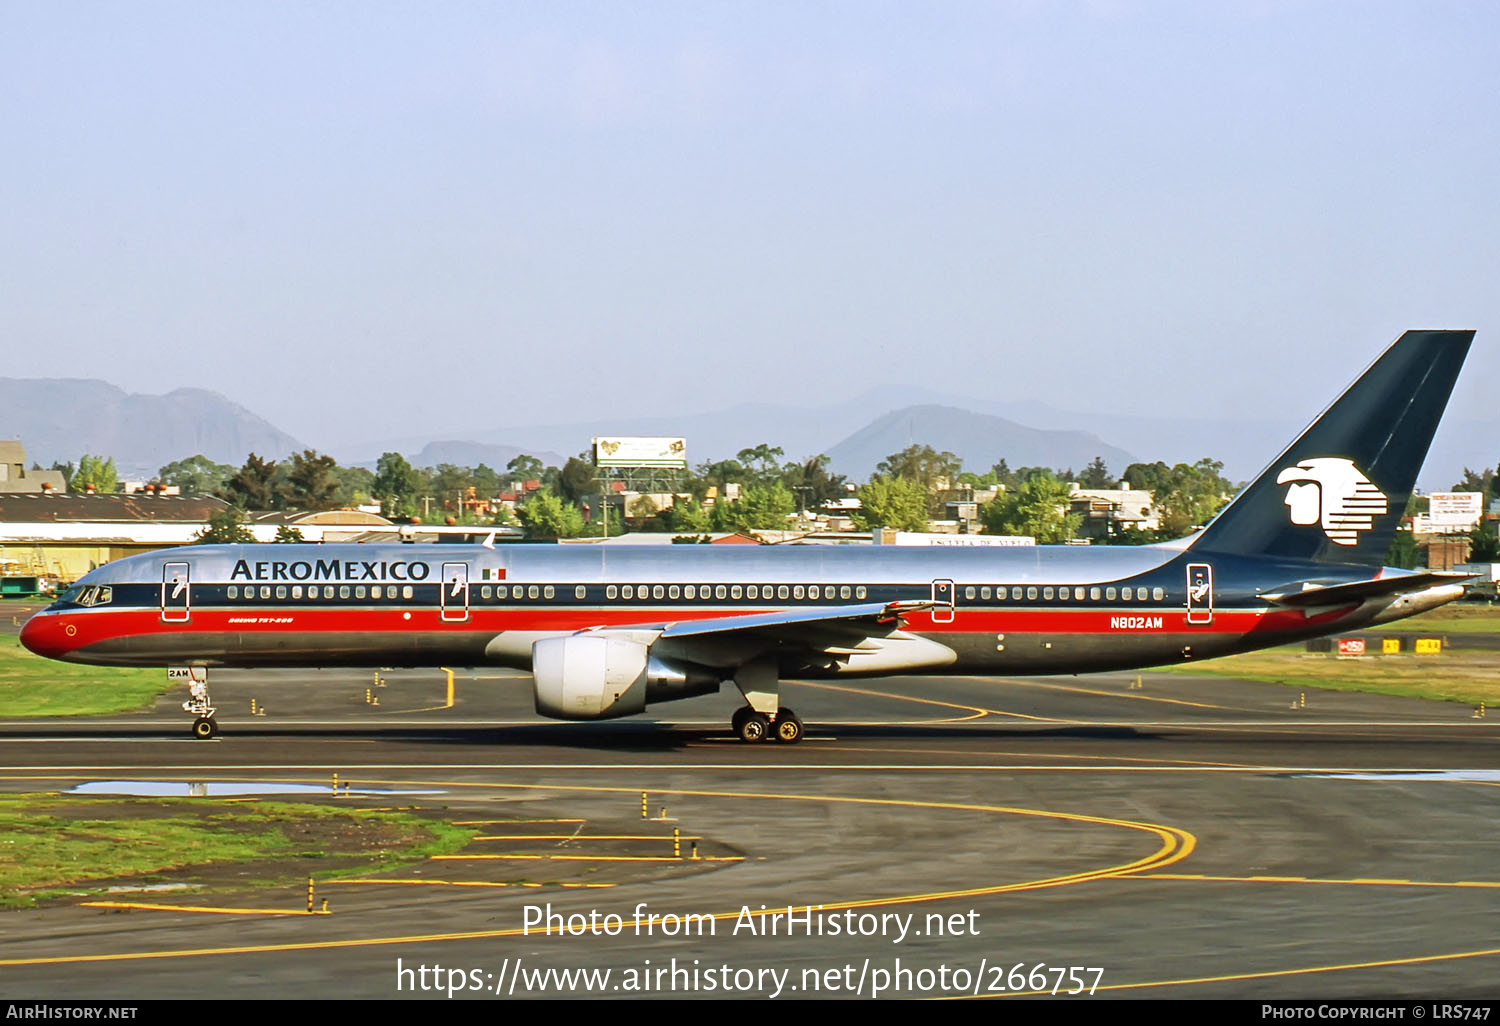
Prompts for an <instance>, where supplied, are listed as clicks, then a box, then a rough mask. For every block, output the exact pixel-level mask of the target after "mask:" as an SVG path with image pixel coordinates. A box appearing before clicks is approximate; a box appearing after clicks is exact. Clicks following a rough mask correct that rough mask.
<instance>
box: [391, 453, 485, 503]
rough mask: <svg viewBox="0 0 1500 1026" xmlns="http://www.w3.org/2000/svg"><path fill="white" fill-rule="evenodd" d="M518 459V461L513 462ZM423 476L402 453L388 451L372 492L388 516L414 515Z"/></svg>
mask: <svg viewBox="0 0 1500 1026" xmlns="http://www.w3.org/2000/svg"><path fill="white" fill-rule="evenodd" d="M512 462H514V461H512ZM421 489H422V476H421V475H420V474H418V473H417V471H416V470H414V469H413V468H412V465H411V464H410V463H408V462H406V457H405V456H402V455H401V454H400V453H399V452H388V453H385V454H384V455H382V456H381V457H380V459H379V460H377V461H376V462H375V479H374V480H373V481H371V482H370V495H371V497H372V498H373V499H375V501H376V502H379V503H380V509H381V512H383V513H384V514H385V515H386V516H387V517H410V516H412V515H413V514H415V513H416V511H417V495H418V494H419V493H420V491H421Z"/></svg>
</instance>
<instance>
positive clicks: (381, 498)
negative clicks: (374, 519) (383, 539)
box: [370, 452, 422, 517]
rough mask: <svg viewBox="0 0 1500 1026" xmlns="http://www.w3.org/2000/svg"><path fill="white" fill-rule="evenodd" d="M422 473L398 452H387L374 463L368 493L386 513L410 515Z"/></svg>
mask: <svg viewBox="0 0 1500 1026" xmlns="http://www.w3.org/2000/svg"><path fill="white" fill-rule="evenodd" d="M421 489H422V476H421V475H420V474H418V473H417V471H416V470H415V469H413V468H412V465H411V464H410V463H408V462H407V461H406V457H405V456H402V455H401V454H400V453H399V452H388V453H385V454H384V455H382V456H381V457H380V459H379V460H377V461H376V463H375V479H374V480H373V481H371V482H370V495H371V497H372V498H374V499H375V501H377V502H379V503H380V508H381V511H382V512H383V513H384V514H385V515H386V516H387V517H410V516H413V515H415V514H416V511H417V496H418V494H419V493H420V492H421Z"/></svg>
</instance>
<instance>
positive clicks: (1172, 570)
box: [21, 331, 1473, 742]
mask: <svg viewBox="0 0 1500 1026" xmlns="http://www.w3.org/2000/svg"><path fill="white" fill-rule="evenodd" d="M1472 339H1473V332H1471V331H1408V332H1407V333H1405V334H1404V335H1402V336H1401V338H1400V339H1398V340H1397V341H1396V342H1395V343H1394V344H1393V345H1392V346H1391V347H1390V348H1389V349H1388V350H1386V352H1385V353H1384V354H1383V355H1382V356H1381V357H1380V358H1379V359H1377V360H1376V361H1375V362H1374V363H1373V364H1372V365H1371V366H1370V367H1369V368H1368V369H1367V370H1366V371H1365V372H1364V373H1363V374H1362V375H1361V376H1360V377H1359V378H1358V379H1357V380H1356V381H1355V382H1354V384H1352V385H1351V386H1349V388H1348V389H1347V390H1345V391H1344V393H1343V394H1342V395H1341V396H1340V397H1339V398H1338V399H1337V400H1336V401H1335V402H1334V403H1333V405H1331V406H1330V407H1329V408H1328V409H1327V410H1326V411H1324V413H1323V414H1322V415H1321V416H1320V417H1319V418H1318V419H1317V420H1315V421H1314V422H1313V424H1312V425H1311V426H1310V427H1309V428H1308V429H1307V430H1306V431H1304V432H1303V433H1302V434H1301V435H1300V436H1298V437H1297V438H1296V439H1295V440H1294V441H1293V442H1292V443H1291V444H1290V445H1289V446H1287V447H1286V448H1285V450H1283V451H1282V453H1281V455H1280V456H1279V457H1277V459H1276V460H1275V461H1274V462H1272V463H1271V465H1270V466H1269V467H1268V468H1267V469H1266V470H1265V471H1264V472H1263V473H1262V474H1260V476H1258V477H1257V478H1256V479H1255V480H1254V481H1252V482H1251V483H1250V484H1249V485H1248V486H1247V487H1246V488H1245V489H1244V490H1243V491H1241V492H1240V494H1239V495H1237V496H1236V497H1235V498H1234V500H1233V501H1232V502H1231V503H1230V504H1229V505H1228V506H1226V507H1225V508H1224V510H1223V511H1222V512H1220V513H1219V515H1218V516H1217V517H1215V518H1214V520H1213V521H1212V522H1211V523H1210V524H1209V525H1208V526H1207V527H1206V528H1204V529H1203V530H1201V531H1199V532H1198V533H1197V534H1195V535H1193V536H1192V537H1190V538H1188V539H1185V540H1183V541H1180V542H1175V543H1168V544H1164V545H1149V546H1035V547H1025V548H947V547H939V548H926V547H922V548H917V547H912V548H904V547H898V546H826V547H825V546H786V545H782V546H707V545H672V546H663V547H661V548H656V547H654V546H653V547H650V548H620V547H614V546H597V545H516V546H505V545H502V546H493V545H412V544H395V545H274V546H273V545H245V546H240V545H231V546H191V547H186V548H179V549H169V550H165V551H159V552H153V553H150V554H146V555H141V556H132V557H130V558H127V559H121V560H118V561H116V562H113V563H109V564H106V565H105V566H102V567H100V568H99V569H97V570H95V571H93V572H92V573H90V574H88V575H87V576H86V577H84V578H83V579H82V580H80V581H78V582H77V583H76V584H75V585H74V586H72V587H70V588H69V589H68V590H67V592H66V593H65V594H64V595H63V596H62V597H61V598H59V599H58V600H57V601H56V602H55V603H53V604H52V605H51V606H49V607H47V608H46V609H45V610H43V611H42V612H40V613H38V614H37V615H35V616H34V617H32V619H31V620H29V621H28V622H27V624H26V626H25V628H24V629H23V631H22V635H21V640H22V642H23V643H24V644H25V645H26V646H27V647H28V648H30V649H31V650H32V651H34V652H37V653H40V654H41V655H45V656H50V657H52V658H55V659H65V660H69V661H72V662H79V663H93V664H99V665H112V666H167V667H169V668H171V669H169V672H172V673H173V674H174V675H175V676H180V677H187V678H189V679H190V682H191V687H192V696H193V697H192V699H191V701H189V702H187V703H184V708H186V709H188V710H189V711H191V712H193V713H194V714H195V716H196V719H195V722H194V733H195V734H196V735H197V736H200V737H212V736H213V735H214V734H215V733H216V730H217V725H216V723H215V720H214V715H213V713H214V708H213V706H212V704H211V703H210V700H209V698H208V694H207V688H206V681H205V676H206V671H207V668H210V667H215V666H235V667H257V666H309V667H330V666H439V665H442V666H485V665H503V666H511V667H517V668H520V669H525V670H530V671H531V672H532V676H533V681H534V684H533V687H534V692H535V702H536V709H537V712H539V713H541V714H542V715H544V716H552V717H557V718H561V719H603V718H608V717H615V716H626V715H630V714H632V713H639V712H641V711H642V710H644V709H645V708H646V706H647V705H648V703H651V704H654V703H657V702H663V701H669V700H672V699H675V698H685V697H689V696H693V695H699V694H704V693H708V692H712V691H715V690H717V689H718V688H719V687H720V686H721V684H722V683H724V682H733V684H734V685H735V686H736V687H737V688H738V689H739V691H740V692H741V694H742V695H743V696H744V699H745V704H744V705H743V707H741V708H740V710H739V711H738V712H737V713H736V714H735V716H734V719H733V727H734V730H735V732H736V733H737V734H738V735H739V737H740V738H741V739H743V740H745V741H759V740H761V739H764V738H774V739H778V740H781V741H786V742H791V741H797V740H799V739H800V738H801V736H802V723H801V721H800V719H798V717H797V716H796V714H795V713H794V712H792V711H791V710H790V709H787V708H786V707H784V706H782V705H781V704H780V696H779V688H778V682H779V681H780V680H781V679H782V678H786V677H795V678H804V679H817V678H832V677H860V676H880V675H885V674H895V673H900V674H923V673H965V674H992V675H995V676H1005V675H1012V674H1045V673H1078V672H1085V671H1093V670H1119V669H1129V668H1136V667H1145V666H1155V665H1161V664H1165V663H1175V662H1182V661H1185V660H1192V659H1205V658H1211V657H1213V656H1220V655H1225V654H1229V653H1234V652H1244V651H1248V650H1252V649H1257V648H1263V647H1266V646H1270V645H1278V644H1283V643H1286V642H1289V641H1295V640H1299V639H1303V638H1310V637H1316V636H1320V635H1325V634H1330V633H1334V632H1339V631H1347V630H1350V629H1353V628H1359V627H1365V626H1369V625H1371V624H1378V623H1385V622H1387V621H1390V620H1395V619H1398V618H1400V617H1404V616H1410V615H1411V614H1413V613H1417V612H1421V611H1423V610H1426V609H1430V608H1432V607H1434V606H1437V605H1441V604H1442V603H1445V602H1449V601H1452V600H1453V599H1455V598H1457V597H1459V596H1460V595H1461V594H1462V593H1463V585H1462V584H1461V583H1460V581H1461V580H1462V579H1463V577H1462V575H1453V574H1443V573H1433V572H1410V571H1404V570H1395V569H1391V568H1388V567H1384V566H1382V563H1383V558H1384V555H1385V553H1386V551H1387V549H1388V548H1389V546H1390V543H1391V539H1392V537H1393V534H1394V532H1395V530H1396V527H1397V524H1398V522H1399V519H1400V517H1401V514H1402V512H1403V510H1404V507H1405V499H1406V497H1407V496H1408V495H1409V494H1410V493H1411V490H1412V487H1413V484H1414V483H1415V481H1416V476H1417V472H1418V470H1419V469H1420V468H1421V465H1422V461H1423V459H1424V458H1425V456H1426V453H1427V448H1428V445H1429V443H1430V442H1431V440H1432V435H1433V432H1434V431H1435V430H1436V428H1437V424H1438V421H1439V419H1440V417H1441V415H1442V412H1443V408H1444V407H1445V405H1446V404H1447V401H1448V397H1449V394H1450V392H1451V391H1452V388H1453V384H1454V381H1455V380H1456V378H1457V376H1458V372H1459V369H1460V367H1461V366H1462V364H1463V361H1464V357H1465V356H1466V354H1467V352H1468V349H1469V345H1470V343H1471V341H1472Z"/></svg>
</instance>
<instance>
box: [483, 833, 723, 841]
mask: <svg viewBox="0 0 1500 1026" xmlns="http://www.w3.org/2000/svg"><path fill="white" fill-rule="evenodd" d="M474 840H476V841H670V840H673V838H672V836H671V835H670V834H497V835H494V836H491V837H476V838H474ZM677 840H682V841H701V840H703V838H701V837H690V836H688V835H687V834H683V835H682V836H681V837H679V838H677Z"/></svg>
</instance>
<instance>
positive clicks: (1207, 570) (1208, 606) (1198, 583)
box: [1187, 563, 1214, 624]
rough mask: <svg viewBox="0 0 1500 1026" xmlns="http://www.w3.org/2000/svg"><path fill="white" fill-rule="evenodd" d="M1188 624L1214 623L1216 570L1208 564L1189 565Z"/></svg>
mask: <svg viewBox="0 0 1500 1026" xmlns="http://www.w3.org/2000/svg"><path fill="white" fill-rule="evenodd" d="M1187 622H1188V623H1196V624H1208V623H1213V622H1214V568H1213V567H1211V566H1209V565H1208V564H1207V563H1189V564H1188V568H1187Z"/></svg>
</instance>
